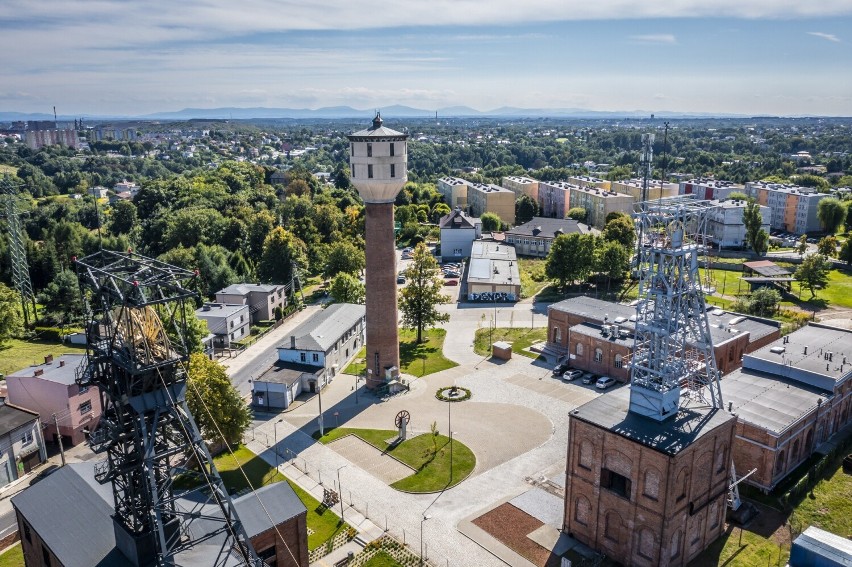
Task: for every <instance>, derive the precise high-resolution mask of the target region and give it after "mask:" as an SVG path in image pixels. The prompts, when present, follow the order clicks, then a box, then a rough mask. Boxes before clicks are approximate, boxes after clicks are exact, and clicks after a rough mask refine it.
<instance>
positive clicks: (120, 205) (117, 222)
mask: <svg viewBox="0 0 852 567" xmlns="http://www.w3.org/2000/svg"><path fill="white" fill-rule="evenodd" d="M136 220H137V217H136V205H134V204H133V203H131V202H130V201H124V200H122V201H118V202H116V203H115V204H114V205H113V206H112V214H111V216H110V222H109V231H110V232H111V233H113V234H128V233H130V232H131V231H132V230H133V228H134V227H135V226H136Z"/></svg>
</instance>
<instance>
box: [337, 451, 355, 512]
mask: <svg viewBox="0 0 852 567" xmlns="http://www.w3.org/2000/svg"><path fill="white" fill-rule="evenodd" d="M345 468H346V465H343V466H342V467H339V468H338V469H337V491H338V492H339V493H340V494H339V496H340V523H341V524H342V523H343V486H341V484H340V469H345ZM349 500H350V501H351V500H352V499H351V498H350V499H349Z"/></svg>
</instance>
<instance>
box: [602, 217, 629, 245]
mask: <svg viewBox="0 0 852 567" xmlns="http://www.w3.org/2000/svg"><path fill="white" fill-rule="evenodd" d="M601 236H603V239H604V240H607V241H614V242H618V243H619V244H621V245H622V246H623V247H624V248H626V249H627V250H633V246H634V245H635V244H636V227H635V225H634V224H633V219H632V218H630V217H629V216H627V215H618V216H616V217H614V218H613V219H612V220H610V221H609V222H607V223H606V226H604V229H603V232H602V233H601Z"/></svg>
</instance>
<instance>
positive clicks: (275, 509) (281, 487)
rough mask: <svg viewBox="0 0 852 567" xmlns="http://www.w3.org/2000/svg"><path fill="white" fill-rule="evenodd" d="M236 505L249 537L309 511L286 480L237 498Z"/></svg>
mask: <svg viewBox="0 0 852 567" xmlns="http://www.w3.org/2000/svg"><path fill="white" fill-rule="evenodd" d="M261 502H262V503H263V505H262V506H261ZM234 507H235V508H236V509H237V514H238V515H239V516H240V521H241V522H242V523H243V527H244V528H245V530H246V533H247V534H248V536H249V537H254V536H256V535H260V534H262V533H263V532H265V531H267V530H271V529H272V526H273V525H276V526H277V525H278V524H280V523H282V522H286V521H287V520H289V519H290V518H294V517H296V516H298V515H299V514H305V513H307V511H308V509H307V508H305V505H304V504H302V501H301V500H299V497H298V496H296V492H295V491H294V490H293V489H292V488H291V487H290V485H289V484H288V483H287V482H285V481H282V482H276V483H273V484H268V485H266V486H264V487H263V488H259V489H258V490H256V491H254V492H253V493H251V492H250V493H248V494H245V495H243V496H240V497H239V498H235V499H234ZM267 513H268V515H267ZM270 518H272V522H271V523H270Z"/></svg>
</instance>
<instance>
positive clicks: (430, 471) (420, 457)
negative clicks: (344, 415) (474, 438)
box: [314, 427, 476, 492]
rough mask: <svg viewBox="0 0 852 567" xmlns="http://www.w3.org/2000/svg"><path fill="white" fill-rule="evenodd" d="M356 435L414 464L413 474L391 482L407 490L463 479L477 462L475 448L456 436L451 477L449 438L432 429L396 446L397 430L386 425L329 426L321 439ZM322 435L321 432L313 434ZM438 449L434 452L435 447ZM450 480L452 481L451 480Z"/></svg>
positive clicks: (437, 486) (429, 488)
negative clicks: (370, 427) (380, 426)
mask: <svg viewBox="0 0 852 567" xmlns="http://www.w3.org/2000/svg"><path fill="white" fill-rule="evenodd" d="M350 434H351V435H357V436H358V437H360V438H361V439H363V440H364V441H366V442H367V443H369V444H370V445H372V446H373V447H375V448H377V449H379V450H380V451H385V452H387V453H388V454H390V455H391V456H393V457H396V458H397V459H399V460H400V461H402V462H403V463H405V464H407V465H408V466H410V467H411V468H413V469H414V470H415V471H417V472H415V473H414V474H413V475H411V476H409V477H406V478H404V479H402V480H399V481H397V482H395V483H393V484H392V485H391V487H392V488H396V489H397V490H403V491H406V492H436V491H438V490H443V489H444V488H447V487H449V486H453V485H456V484H458V483H459V482H461V481H463V480H464V479H465V478H467V476H468V475H469V474H470V472H471V471H472V470H473V468H474V467H475V466H476V456H475V455H474V454H473V451H471V450H470V449H468V448H467V446H466V445H464V444H463V443H460V442H459V441H456V440H455V439H454V440H453V446H452V448H453V476H452V479H450V439H449V438H448V437H446V436H444V435H441V434H440V433H439V434H438V435H437V437H435V445H433V444H432V438H433V436H432V435H431V434H429V433H427V434H423V435H418V436H417V437H413V438H410V439H408V440H406V441H403V442H402V443H400V444H399V445H397V446H396V447H394V448H389V445H388V442H387V440H388V439H390V440H393V439H395V438H396V436H397V432H396V431H394V430H384V429H350V428H344V427H342V428H335V429H330V430H326V434H325V436H323V437H322V438H321V439H319V441H320V442H321V443H330V442H332V441H334V440H335V439H340V438H341V437H344V436H346V435H350ZM314 437H315V438H317V437H319V432H316V433H315V434H314ZM435 446H437V448H438V452H437V453H435V454H434V455H433V450H434V447H435ZM449 481H451V482H449Z"/></svg>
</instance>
